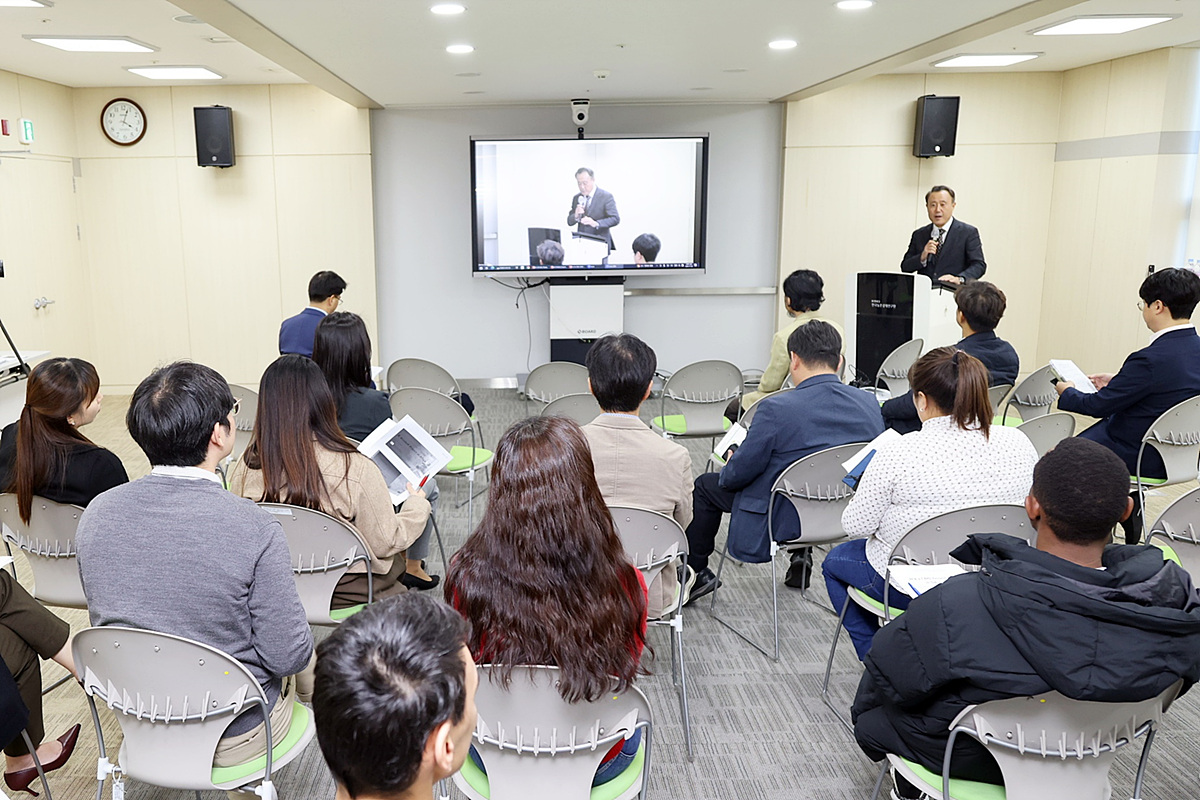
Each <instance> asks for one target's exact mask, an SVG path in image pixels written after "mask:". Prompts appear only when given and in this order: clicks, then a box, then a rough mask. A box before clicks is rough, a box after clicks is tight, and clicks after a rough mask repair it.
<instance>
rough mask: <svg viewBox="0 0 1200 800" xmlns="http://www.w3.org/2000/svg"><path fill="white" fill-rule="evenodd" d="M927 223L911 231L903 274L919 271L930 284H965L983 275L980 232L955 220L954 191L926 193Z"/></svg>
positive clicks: (946, 188) (937, 189)
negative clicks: (934, 282) (933, 282)
mask: <svg viewBox="0 0 1200 800" xmlns="http://www.w3.org/2000/svg"><path fill="white" fill-rule="evenodd" d="M925 211H926V213H927V214H929V224H928V225H926V226H925V227H923V228H917V229H916V230H915V231H913V234H912V238H911V239H909V242H908V250H907V251H906V252H905V253H904V258H903V259H901V261H900V269H901V271H903V272H919V273H920V274H922V275H925V276H926V277H928V278H929V279H930V280H931V281H942V282H944V283H966V282H967V281H973V280H976V279H977V278H980V277H982V276H983V273H984V272H986V271H987V262H986V261H984V260H983V244H982V243H980V241H979V229H978V228H976V227H975V226H974V225H968V224H967V223H965V222H962V221H961V220H957V219H954V190H953V189H951V188H950V187H949V186H934V187H933V188H932V189H930V190H929V191H928V192H926V193H925Z"/></svg>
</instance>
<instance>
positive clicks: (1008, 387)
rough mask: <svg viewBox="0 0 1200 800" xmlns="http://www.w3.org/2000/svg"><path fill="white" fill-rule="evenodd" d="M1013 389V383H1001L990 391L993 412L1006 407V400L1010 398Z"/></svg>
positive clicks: (989, 397)
mask: <svg viewBox="0 0 1200 800" xmlns="http://www.w3.org/2000/svg"><path fill="white" fill-rule="evenodd" d="M1012 388H1013V385H1012V384H1011V383H1001V384H999V385H997V386H992V387H991V388H989V389H988V401H989V402H991V404H992V410H993V411H995V410H999V409H1000V407H1001V406H1003V405H1004V398H1006V397H1008V393H1009V392H1011V391H1012Z"/></svg>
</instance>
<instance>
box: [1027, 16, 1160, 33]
mask: <svg viewBox="0 0 1200 800" xmlns="http://www.w3.org/2000/svg"><path fill="white" fill-rule="evenodd" d="M1178 16H1179V15H1178V14H1120V15H1118V14H1096V15H1093V16H1087V17H1072V18H1071V19H1068V20H1063V21H1062V22H1056V23H1054V24H1053V25H1047V26H1046V27H1044V28H1037V29H1035V30H1032V31H1030V33H1032V34H1033V35H1034V36H1096V35H1102V34H1112V33H1128V32H1129V31H1136V30H1137V29H1138V28H1147V27H1149V26H1151V25H1157V24H1158V23H1160V22H1167V21H1169V20H1173V19H1175V18H1176V17H1178Z"/></svg>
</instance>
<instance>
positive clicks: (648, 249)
mask: <svg viewBox="0 0 1200 800" xmlns="http://www.w3.org/2000/svg"><path fill="white" fill-rule="evenodd" d="M661 249H662V242H660V241H659V240H658V237H657V236H655V235H654V234H653V233H643V234H642V235H641V236H639V237H637V238H636V239H634V240H633V252H635V253H641V254H642V258H644V259H646V261H647V262H649V263H654V259H656V258H658V251H659V250H661Z"/></svg>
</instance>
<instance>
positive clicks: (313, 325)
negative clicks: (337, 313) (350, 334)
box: [279, 306, 325, 358]
mask: <svg viewBox="0 0 1200 800" xmlns="http://www.w3.org/2000/svg"><path fill="white" fill-rule="evenodd" d="M323 319H325V315H324V314H322V313H321V311H320V310H319V309H316V308H313V307H312V306H309V307H308V308H306V309H304V310H303V311H301V312H300V313H299V314H297V315H296V316H294V317H288V318H287V319H285V320H284V321H283V324H282V325H280V326H279V355H281V356H284V355H287V354H288V353H299V354H300V355H302V356H308V357H309V358H312V351H313V339H314V338H316V335H317V326H318V325H319V324H321V320H323Z"/></svg>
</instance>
